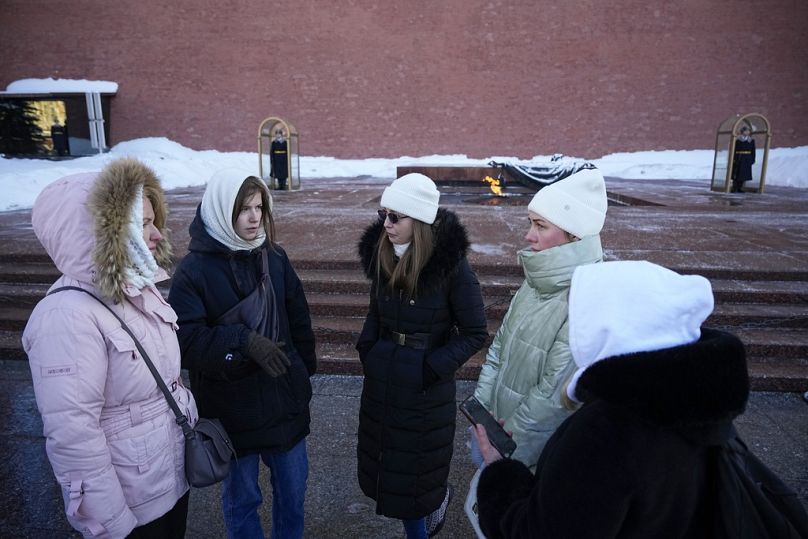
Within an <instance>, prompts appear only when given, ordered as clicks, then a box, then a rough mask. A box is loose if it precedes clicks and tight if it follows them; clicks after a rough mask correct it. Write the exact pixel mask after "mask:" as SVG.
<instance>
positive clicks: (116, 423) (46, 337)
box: [22, 159, 197, 538]
mask: <svg viewBox="0 0 808 539" xmlns="http://www.w3.org/2000/svg"><path fill="white" fill-rule="evenodd" d="M166 214H167V206H166V202H165V196H164V194H163V191H162V188H161V187H160V184H159V181H158V179H157V177H156V176H155V175H154V173H153V172H152V171H151V170H150V169H149V168H147V167H146V166H145V165H143V164H142V163H140V162H138V161H135V160H131V159H121V160H118V161H115V162H112V163H111V164H109V165H108V166H107V167H106V168H104V170H102V171H101V173H92V174H77V175H74V176H69V177H67V178H63V179H61V180H58V181H56V182H54V183H52V184H51V185H49V186H48V187H46V188H45V189H44V190H43V191H42V193H41V194H40V195H39V197H38V198H37V200H36V202H35V203H34V209H33V212H32V218H31V220H32V223H33V227H34V232H35V233H36V236H37V238H38V239H39V241H40V242H41V243H42V245H43V246H44V247H45V250H46V251H47V252H48V255H49V256H50V257H51V258H52V259H53V262H54V263H55V264H56V267H57V268H58V269H59V271H60V272H61V273H62V276H61V277H60V278H59V279H58V280H57V281H56V282H55V283H54V284H53V286H52V287H51V290H54V289H56V288H59V287H63V286H76V287H80V288H83V289H85V290H87V291H89V292H91V293H92V294H94V295H95V296H96V297H99V298H100V299H101V300H103V301H104V303H106V304H107V305H109V306H110V307H111V308H112V309H113V310H114V311H115V312H116V313H117V314H118V315H119V316H120V317H121V318H122V319H123V320H124V321H125V322H126V324H127V325H128V326H129V327H130V328H131V329H132V331H133V332H134V334H135V335H136V336H137V337H138V339H139V340H140V343H141V344H142V346H143V347H144V349H145V350H146V352H147V353H148V354H149V357H150V358H151V360H152V362H153V363H154V365H155V367H156V368H157V370H158V371H159V373H160V374H161V375H162V378H163V380H164V381H165V383H166V385H167V386H168V387H169V389H171V390H172V394H173V396H174V398H175V400H176V401H177V403H178V404H179V407H180V409H181V410H183V412H184V413H185V414H186V415H187V416H188V417H189V420H190V422H191V423H192V424H193V423H195V422H196V419H197V411H196V404H195V402H194V399H193V396H192V395H191V393H190V391H188V390H187V389H186V388H185V387H183V385H182V381H181V379H180V350H179V345H178V344H177V337H176V329H177V325H176V320H177V315H176V314H175V313H174V311H173V310H172V309H171V307H170V306H169V305H168V304H167V303H166V302H165V300H163V297H162V296H161V295H160V292H159V291H158V290H157V288H155V283H157V282H159V281H161V280H165V279H167V277H168V275H167V274H166V272H165V270H164V269H163V267H164V266H167V265H168V263H169V261H170V257H171V248H170V246H169V244H168V242H167V241H166V239H165V238H164V235H165V232H166V228H165V226H166ZM22 340H23V346H24V348H25V351H26V353H27V354H28V360H29V364H30V367H31V373H32V375H33V383H34V390H35V393H36V401H37V407H38V408H39V412H40V413H41V414H42V421H43V424H44V433H45V437H46V439H47V441H46V449H47V453H48V458H49V460H50V463H51V466H52V467H53V473H54V475H55V476H56V480H57V481H58V482H59V484H60V485H61V487H62V494H63V497H64V503H65V511H66V513H67V519H68V521H69V522H70V524H71V525H72V526H73V527H74V528H75V529H76V530H78V531H80V532H81V533H82V534H83V535H84V536H85V537H110V538H116V537H126V536H131V537H146V536H148V537H172V538H173V537H182V536H183V535H184V534H185V519H186V514H187V511H188V492H189V487H188V483H187V481H186V479H185V470H184V467H183V466H184V465H183V460H184V453H183V451H184V439H183V435H182V430H181V429H180V427H179V426H178V425H177V424H176V423H175V419H174V415H173V413H172V412H171V410H170V409H169V407H168V404H167V403H166V400H165V397H164V396H163V394H162V393H161V392H160V390H159V389H158V387H157V383H156V382H155V380H154V377H153V376H152V374H151V373H150V372H149V370H148V367H147V366H146V364H145V362H144V361H143V359H142V358H141V356H140V354H139V353H138V352H137V349H136V347H135V343H134V342H133V341H132V339H131V338H130V337H129V336H128V335H127V334H126V333H125V332H124V330H123V329H122V328H121V324H120V322H118V320H116V319H115V317H114V316H113V315H112V314H111V313H110V312H108V311H107V309H105V308H104V306H103V305H101V304H100V303H99V302H97V301H96V300H95V299H93V298H91V297H90V296H89V295H87V294H84V293H82V292H80V291H76V290H68V291H63V292H59V293H55V294H51V295H49V296H47V297H45V298H44V299H43V300H41V301H40V302H39V303H38V304H37V306H36V308H35V309H34V311H33V313H32V314H31V318H30V319H29V320H28V324H27V325H26V327H25V332H24V333H23V339H22ZM130 534H131V535H130Z"/></svg>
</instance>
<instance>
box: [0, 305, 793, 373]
mask: <svg viewBox="0 0 808 539" xmlns="http://www.w3.org/2000/svg"><path fill="white" fill-rule="evenodd" d="M25 312H30V311H27V310H26V309H22V308H11V309H3V310H0V330H4V331H7V332H10V333H12V332H17V333H19V334H20V335H21V333H22V330H23V329H24V327H25V323H26V321H27V316H25V317H22V316H20V315H21V314H23V313H25ZM364 321H365V317H364V314H363V315H361V316H355V317H339V316H320V315H313V316H312V327H313V329H314V334H315V337H316V340H317V342H318V343H328V344H333V345H350V346H353V345H354V344H355V343H356V340H357V339H358V338H359V333H360V332H361V330H362V324H363V323H364ZM499 325H500V320H489V321H488V333H489V339H488V342H487V343H486V346H488V344H490V341H491V339H493V337H494V334H495V333H496V332H497V330H498V329H499ZM707 325H708V326H710V327H715V328H717V329H723V330H725V331H729V332H731V333H734V334H735V335H737V336H738V337H739V338H740V339H741V340H742V341H743V342H744V344H745V346H746V349H747V354H748V355H750V356H756V357H760V358H766V357H774V358H787V359H788V360H789V361H803V362H805V366H806V367H807V368H808V331H805V330H804V329H803V328H787V327H786V328H783V327H745V328H744V327H734V326H717V325H711V324H709V322H708V324H707ZM17 342H19V335H18V337H17ZM806 375H808V371H806Z"/></svg>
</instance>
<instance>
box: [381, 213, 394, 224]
mask: <svg viewBox="0 0 808 539" xmlns="http://www.w3.org/2000/svg"><path fill="white" fill-rule="evenodd" d="M378 213H379V219H381V220H382V221H384V220H385V219H390V222H391V223H393V224H396V223H398V215H396V214H395V213H392V212H389V211H387V210H378Z"/></svg>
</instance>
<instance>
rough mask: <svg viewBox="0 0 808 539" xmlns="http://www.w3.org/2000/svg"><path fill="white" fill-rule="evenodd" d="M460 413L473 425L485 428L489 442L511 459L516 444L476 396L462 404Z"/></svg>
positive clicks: (501, 453)
mask: <svg viewBox="0 0 808 539" xmlns="http://www.w3.org/2000/svg"><path fill="white" fill-rule="evenodd" d="M460 411H461V412H463V415H464V416H466V417H467V418H468V420H469V421H471V423H472V424H474V425H477V424H480V425H482V426H483V427H485V432H486V434H488V441H489V442H491V445H493V446H494V448H495V449H496V450H497V451H499V454H500V455H502V456H503V457H510V456H511V455H512V454H513V452H514V451H516V442H514V441H513V438H511V437H510V436H508V433H507V432H505V429H503V428H502V425H500V424H499V421H497V420H496V419H495V418H494V416H492V415H491V414H490V413H489V412H488V410H486V409H485V407H484V406H483V405H482V404H480V401H478V400H477V399H475V398H474V395H472V396H471V397H469V398H467V399H466V400H464V401H463V402H461V403H460Z"/></svg>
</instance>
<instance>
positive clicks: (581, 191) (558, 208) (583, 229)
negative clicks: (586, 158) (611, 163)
mask: <svg viewBox="0 0 808 539" xmlns="http://www.w3.org/2000/svg"><path fill="white" fill-rule="evenodd" d="M606 206H607V202H606V184H605V182H604V181H603V174H601V173H600V171H599V170H597V169H583V170H579V171H578V172H576V173H575V174H573V175H571V176H568V177H566V178H564V179H563V180H559V181H557V182H555V183H551V184H550V185H548V186H547V187H544V188H542V189H541V190H539V192H538V193H536V194H535V195H534V196H533V200H531V201H530V204H528V206H527V209H528V210H530V211H532V212H534V213H537V214H539V215H541V216H542V217H543V218H545V219H547V220H548V221H550V222H551V223H553V224H554V225H555V226H557V227H558V228H560V229H561V230H564V231H565V232H569V233H570V234H572V235H574V236H576V237H578V238H584V237H586V236H594V235H595V234H600V230H601V229H602V228H603V221H604V220H605V219H606Z"/></svg>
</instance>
